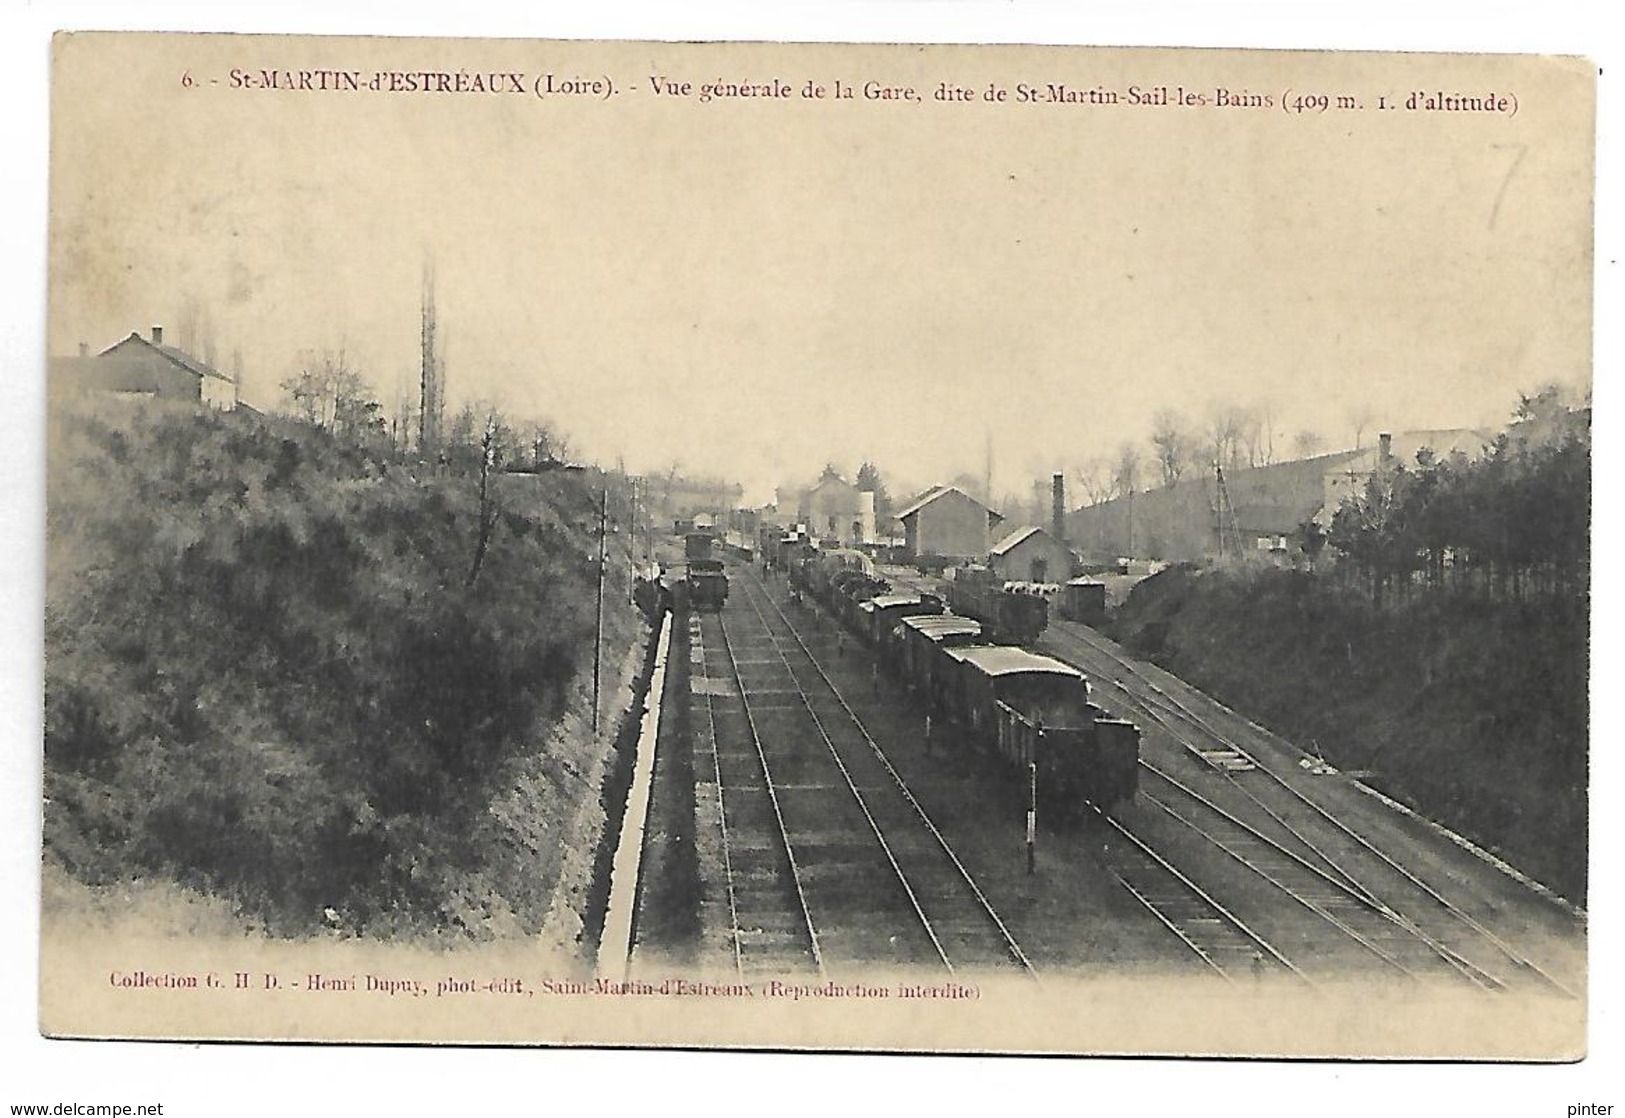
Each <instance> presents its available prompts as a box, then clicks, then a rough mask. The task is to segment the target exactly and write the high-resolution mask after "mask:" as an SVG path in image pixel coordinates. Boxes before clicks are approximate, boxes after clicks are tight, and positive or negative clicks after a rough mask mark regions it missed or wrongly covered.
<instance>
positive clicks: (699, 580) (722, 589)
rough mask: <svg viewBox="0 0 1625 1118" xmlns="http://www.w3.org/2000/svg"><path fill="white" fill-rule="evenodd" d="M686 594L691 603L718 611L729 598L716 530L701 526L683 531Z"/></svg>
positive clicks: (705, 610)
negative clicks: (697, 529) (703, 528)
mask: <svg viewBox="0 0 1625 1118" xmlns="http://www.w3.org/2000/svg"><path fill="white" fill-rule="evenodd" d="M683 565H684V572H683V595H684V597H685V598H686V600H687V604H688V607H689V608H690V609H693V610H696V611H698V612H700V613H717V612H719V611H720V610H721V609H722V606H723V604H724V603H725V602H727V600H728V572H727V571H726V570H725V569H724V567H723V564H722V556H721V555H720V554H718V549H717V539H716V536H715V534H714V533H712V532H709V531H705V530H699V531H693V532H687V533H685V534H684V535H683Z"/></svg>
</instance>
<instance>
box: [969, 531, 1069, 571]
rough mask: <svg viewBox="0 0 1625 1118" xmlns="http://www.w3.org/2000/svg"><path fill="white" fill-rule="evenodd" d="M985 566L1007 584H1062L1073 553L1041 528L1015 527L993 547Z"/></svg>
mask: <svg viewBox="0 0 1625 1118" xmlns="http://www.w3.org/2000/svg"><path fill="white" fill-rule="evenodd" d="M988 566H990V567H992V568H993V572H994V573H995V574H997V575H998V576H999V577H1000V578H1001V579H1003V580H1004V581H1006V582H1065V581H1066V580H1067V579H1069V578H1071V577H1072V551H1071V549H1070V548H1068V547H1067V546H1066V545H1065V544H1064V543H1062V542H1061V541H1060V540H1058V539H1056V538H1055V536H1054V535H1053V534H1051V533H1050V532H1049V531H1047V530H1046V529H1043V528H1018V529H1017V530H1016V531H1014V532H1011V533H1010V534H1009V535H1007V536H1005V537H1004V538H1003V539H1001V540H1000V541H999V542H998V543H996V544H994V545H993V548H992V550H991V551H990V552H989V553H988Z"/></svg>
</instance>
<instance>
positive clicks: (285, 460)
mask: <svg viewBox="0 0 1625 1118" xmlns="http://www.w3.org/2000/svg"><path fill="white" fill-rule="evenodd" d="M349 434H350V433H349V432H344V433H339V434H336V433H335V432H334V431H333V430H332V429H331V428H330V427H327V428H321V427H316V426H313V425H311V424H308V423H302V422H295V421H291V420H282V419H276V418H267V417H259V416H255V415H252V414H245V413H226V414H208V413H199V412H194V411H188V410H164V409H161V408H158V409H152V410H150V411H147V412H144V413H137V414H136V415H134V416H133V417H129V418H127V419H124V420H110V419H107V418H99V417H97V416H95V415H89V414H63V415H57V416H53V419H52V426H51V442H50V448H49V449H50V461H49V471H48V495H47V496H48V512H47V516H48V531H47V541H48V566H47V572H48V574H47V586H46V616H45V653H46V659H45V752H46V765H45V784H46V796H47V808H46V816H45V838H46V848H47V852H48V854H49V855H50V856H51V857H52V858H53V859H55V860H56V861H57V863H58V864H60V865H62V866H64V867H65V868H67V869H68V870H69V871H70V872H72V873H73V874H74V875H75V876H77V877H78V878H79V879H80V880H83V881H86V882H89V883H92V884H97V883H103V882H113V881H117V880H121V879H124V878H127V877H128V876H130V875H150V876H156V877H161V878H162V877H167V878H170V879H172V880H176V881H179V882H181V883H183V884H185V885H189V886H193V887H196V888H198V889H201V890H204V891H207V892H210V893H214V894H216V895H223V896H226V897H229V898H230V899H231V900H233V901H234V902H235V903H236V904H237V906H238V907H239V909H240V910H241V911H242V912H244V913H245V914H246V915H249V916H251V917H253V918H254V919H256V920H257V921H260V922H263V924H264V925H266V926H268V927H270V928H272V929H273V930H277V931H286V932H299V931H304V930H309V929H311V928H315V927H332V926H335V925H336V926H342V927H343V928H345V929H350V930H366V931H369V932H375V933H387V932H389V931H392V930H425V929H430V928H434V929H440V928H445V927H449V926H453V925H454V924H455V923H456V922H457V921H459V920H465V919H466V914H467V913H468V912H469V911H471V910H473V909H477V910H482V911H487V912H490V911H495V910H496V909H499V908H500V907H501V906H502V904H503V903H504V901H503V899H502V898H500V897H497V898H493V897H488V896H487V897H483V898H478V899H477V903H475V904H474V905H473V906H472V909H471V906H470V904H469V902H468V896H469V888H470V886H469V882H470V881H472V880H477V878H478V873H479V870H480V867H481V866H483V865H485V864H486V862H487V860H488V859H490V858H491V857H492V850H491V849H488V847H490V846H491V842H490V836H489V835H486V836H485V840H484V841H481V839H480V838H479V835H480V831H479V828H480V826H482V825H489V819H488V818H487V817H488V816H489V815H490V809H489V805H490V803H491V801H492V797H493V795H496V794H498V793H499V792H500V789H501V787H502V784H501V781H502V779H503V771H504V766H506V765H508V764H509V763H510V762H514V760H515V758H518V757H520V756H522V755H525V754H527V753H532V752H534V751H535V749H536V748H537V746H538V744H539V742H540V741H541V740H542V739H543V738H544V737H545V735H546V733H547V730H548V727H549V726H550V725H551V724H552V723H553V722H554V721H555V720H556V719H557V718H558V717H559V716H560V714H561V712H562V711H563V709H564V707H565V705H566V696H567V693H568V691H569V689H570V688H571V687H572V685H576V686H579V680H578V678H577V676H578V673H579V671H580V670H581V669H582V666H583V664H585V663H587V662H590V657H591V647H592V635H593V628H594V622H595V614H594V602H595V591H596V580H597V569H596V566H595V563H596V555H595V551H596V536H597V527H598V525H597V518H598V517H597V514H598V510H597V500H596V485H595V482H594V479H592V478H590V477H582V476H578V475H576V474H575V473H574V472H571V471H559V472H556V473H550V474H545V475H541V476H538V477H533V478H528V479H525V488H524V492H523V499H522V500H521V499H520V498H519V496H517V495H512V494H511V495H510V499H508V500H507V501H506V502H501V501H498V500H496V499H495V496H494V495H493V494H492V493H490V492H488V491H487V487H486V485H485V484H484V482H485V481H487V480H488V479H486V478H484V477H480V478H478V479H471V478H469V477H467V476H462V475H460V474H459V473H456V472H450V473H448V472H445V471H441V472H435V471H430V472H428V473H426V474H424V476H422V477H415V476H413V472H412V471H410V470H407V469H404V468H401V467H399V466H398V465H397V459H396V456H395V455H394V453H393V452H391V451H389V450H387V449H380V448H377V447H375V446H372V445H370V444H369V442H368V440H366V439H354V438H351V437H348V435H349ZM482 435H483V436H486V437H484V438H483V442H484V446H483V447H482V446H481V445H480V442H478V441H477V442H476V443H475V444H474V446H475V448H476V453H477V454H478V455H479V460H480V461H481V462H483V463H491V462H493V461H495V459H496V458H497V456H498V451H497V449H496V448H497V445H498V443H497V440H496V439H495V438H494V428H493V427H490V426H488V427H487V428H485V430H484V431H483V432H482ZM476 480H477V481H478V482H479V483H480V484H476V483H475V482H476ZM471 567H473V569H474V573H473V574H472V575H471ZM481 568H483V574H481V573H480V570H481ZM610 574H611V576H612V577H614V578H619V577H620V572H619V570H618V569H614V568H612V569H611V571H610ZM624 591H625V587H624V586H622V587H620V594H624ZM618 598H619V595H617V594H615V592H614V591H612V600H618ZM616 616H617V617H619V614H617V615H616ZM629 617H630V613H629V612H627V618H629ZM621 620H622V621H625V620H626V619H621ZM618 623H619V622H618ZM627 623H628V624H629V623H630V622H629V621H627ZM622 635H623V636H629V634H622ZM559 763H560V764H561V765H563V766H564V767H565V768H569V767H570V766H571V765H572V764H574V762H572V761H570V759H568V758H561V759H560V760H559ZM561 771H562V770H561ZM508 786H509V787H511V782H510V783H509V785H508ZM572 794H574V793H572ZM482 820H483V821H484V823H482ZM555 845H557V844H555ZM458 913H462V914H464V915H463V916H458V915H456V914H458Z"/></svg>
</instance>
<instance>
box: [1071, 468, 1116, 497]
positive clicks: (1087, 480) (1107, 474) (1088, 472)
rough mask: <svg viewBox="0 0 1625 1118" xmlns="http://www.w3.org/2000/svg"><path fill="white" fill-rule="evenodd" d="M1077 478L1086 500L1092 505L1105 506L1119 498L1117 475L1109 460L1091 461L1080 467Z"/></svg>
mask: <svg viewBox="0 0 1625 1118" xmlns="http://www.w3.org/2000/svg"><path fill="white" fill-rule="evenodd" d="M1077 478H1078V487H1079V489H1080V490H1081V491H1082V493H1083V497H1084V500H1085V501H1087V502H1088V503H1089V504H1091V505H1103V504H1105V503H1106V502H1107V501H1109V500H1111V499H1112V498H1113V497H1115V496H1117V474H1116V470H1115V467H1114V466H1113V464H1112V461H1111V459H1109V458H1103V457H1095V458H1091V459H1089V461H1087V462H1085V463H1084V464H1083V465H1082V466H1080V467H1078V470H1077Z"/></svg>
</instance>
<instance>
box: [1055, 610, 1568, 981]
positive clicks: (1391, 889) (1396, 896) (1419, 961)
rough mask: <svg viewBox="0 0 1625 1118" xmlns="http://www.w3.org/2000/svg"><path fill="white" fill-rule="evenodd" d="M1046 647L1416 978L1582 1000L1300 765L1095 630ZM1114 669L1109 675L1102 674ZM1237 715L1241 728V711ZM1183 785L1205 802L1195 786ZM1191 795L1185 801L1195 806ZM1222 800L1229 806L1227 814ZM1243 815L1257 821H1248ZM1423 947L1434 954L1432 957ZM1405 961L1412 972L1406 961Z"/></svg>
mask: <svg viewBox="0 0 1625 1118" xmlns="http://www.w3.org/2000/svg"><path fill="white" fill-rule="evenodd" d="M1046 639H1047V641H1048V642H1049V643H1050V645H1051V647H1052V648H1055V649H1056V650H1057V651H1059V652H1062V653H1063V654H1071V655H1072V658H1073V659H1074V662H1077V663H1078V664H1079V666H1080V667H1084V668H1086V669H1088V670H1089V672H1090V675H1091V677H1092V678H1094V679H1095V680H1096V681H1097V682H1100V683H1104V684H1106V685H1108V686H1109V687H1111V688H1112V689H1114V690H1115V691H1117V692H1118V693H1119V694H1120V695H1121V696H1122V698H1123V699H1124V700H1125V702H1126V704H1127V705H1128V707H1129V708H1130V709H1131V710H1132V711H1134V713H1135V714H1136V716H1138V717H1140V718H1141V719H1142V720H1145V721H1149V722H1150V723H1154V724H1155V725H1157V726H1158V727H1160V728H1161V729H1162V730H1163V731H1164V732H1165V733H1166V734H1167V735H1168V736H1169V737H1170V738H1171V739H1172V740H1173V741H1174V742H1176V743H1177V744H1178V745H1180V746H1182V747H1183V748H1184V749H1185V750H1187V751H1188V752H1189V753H1190V754H1191V755H1192V756H1193V757H1195V758H1196V759H1198V760H1200V761H1201V762H1202V763H1203V765H1204V766H1205V769H1206V771H1207V773H1208V774H1209V775H1210V777H1211V778H1212V779H1210V780H1209V782H1208V785H1207V787H1206V788H1205V789H1204V792H1205V795H1203V796H1199V797H1198V798H1199V799H1201V800H1202V801H1203V803H1204V804H1205V805H1206V807H1207V809H1210V810H1208V811H1206V813H1205V814H1206V817H1207V818H1208V819H1210V820H1211V819H1212V818H1213V813H1218V814H1219V815H1220V816H1227V817H1228V818H1229V819H1230V820H1232V821H1233V822H1234V823H1235V824H1238V825H1240V826H1243V827H1246V829H1247V830H1248V831H1249V832H1250V835H1249V836H1248V837H1247V839H1246V840H1245V843H1244V844H1243V845H1244V846H1247V847H1255V848H1256V847H1258V846H1259V844H1262V846H1263V848H1264V849H1268V850H1272V851H1273V853H1272V854H1271V855H1270V857H1271V858H1272V859H1273V860H1276V861H1280V860H1282V859H1283V858H1284V860H1285V862H1286V863H1287V864H1293V863H1295V864H1296V866H1297V868H1296V869H1294V870H1292V871H1290V872H1291V873H1292V875H1293V876H1294V877H1296V876H1300V875H1301V873H1302V872H1303V871H1309V872H1312V873H1314V874H1316V875H1317V876H1318V877H1319V879H1320V883H1319V885H1318V886H1317V888H1326V889H1332V890H1333V896H1336V895H1337V894H1342V896H1341V897H1337V901H1336V903H1337V908H1336V909H1335V910H1328V911H1330V912H1335V913H1336V914H1338V916H1339V919H1341V920H1343V921H1344V922H1345V923H1347V922H1350V921H1352V920H1354V918H1355V917H1356V916H1357V915H1361V916H1362V918H1363V914H1370V915H1374V916H1376V917H1380V918H1381V920H1382V921H1384V922H1385V923H1384V924H1383V925H1381V926H1379V928H1378V929H1376V930H1374V931H1372V932H1371V933H1370V934H1369V936H1368V938H1369V941H1370V942H1371V944H1372V946H1373V947H1374V948H1377V949H1378V950H1379V953H1381V954H1382V955H1384V956H1385V957H1387V958H1389V959H1391V960H1393V961H1394V962H1395V964H1396V965H1398V966H1400V967H1401V968H1402V969H1405V970H1406V971H1407V973H1410V972H1411V968H1418V969H1419V970H1420V971H1421V972H1422V973H1428V972H1433V971H1437V970H1438V969H1439V967H1440V966H1441V965H1442V966H1443V967H1445V968H1447V969H1448V970H1449V971H1450V972H1453V973H1454V974H1455V975H1457V976H1459V977H1462V978H1466V979H1467V980H1469V981H1471V982H1473V983H1475V984H1476V985H1478V986H1481V987H1483V988H1486V989H1492V990H1498V989H1507V988H1520V989H1539V990H1544V991H1546V992H1549V993H1556V994H1560V995H1564V996H1570V997H1572V996H1574V993H1573V991H1572V990H1570V989H1569V988H1568V987H1567V986H1566V985H1565V984H1564V983H1563V982H1561V981H1560V980H1559V979H1557V978H1556V977H1554V976H1553V975H1551V974H1550V973H1548V972H1547V971H1546V970H1544V969H1542V968H1541V967H1540V966H1539V965H1537V964H1536V963H1534V962H1533V961H1531V960H1530V959H1529V958H1527V957H1526V956H1525V955H1524V954H1523V953H1521V952H1519V951H1518V950H1517V949H1515V948H1514V947H1512V946H1511V945H1510V944H1508V943H1507V942H1506V941H1505V940H1504V939H1503V938H1502V937H1500V936H1498V935H1496V934H1495V933H1494V932H1493V931H1491V930H1490V929H1489V928H1488V927H1486V926H1485V925H1484V924H1483V923H1482V922H1480V921H1479V920H1477V919H1476V918H1474V917H1473V916H1472V915H1471V914H1470V913H1468V912H1467V911H1465V910H1464V909H1463V908H1462V907H1461V906H1459V905H1457V904H1456V903H1454V902H1453V901H1451V900H1450V899H1449V898H1447V897H1446V896H1445V895H1444V894H1443V892H1441V891H1440V890H1439V889H1438V888H1436V887H1434V886H1433V885H1431V884H1429V883H1428V882H1426V881H1424V880H1423V879H1422V878H1421V877H1420V876H1419V875H1418V874H1416V873H1414V872H1413V871H1412V870H1410V869H1409V868H1407V867H1406V866H1405V865H1404V864H1403V863H1402V862H1401V860H1400V858H1399V857H1398V856H1396V855H1394V854H1391V853H1389V852H1387V851H1384V850H1383V849H1382V848H1381V847H1380V846H1379V845H1378V844H1377V843H1376V842H1375V841H1374V840H1373V839H1372V838H1371V837H1369V836H1367V835H1364V834H1362V833H1360V832H1359V831H1358V830H1356V829H1355V828H1354V827H1352V826H1350V825H1349V823H1347V822H1346V821H1345V820H1344V819H1343V818H1341V816H1340V815H1339V814H1338V813H1335V812H1333V811H1332V810H1329V809H1328V808H1327V807H1326V806H1325V805H1324V804H1322V803H1320V802H1318V801H1317V800H1316V799H1314V798H1312V796H1311V795H1309V794H1307V793H1306V792H1305V791H1304V790H1303V789H1302V788H1300V787H1299V786H1298V782H1299V781H1301V780H1303V779H1305V778H1307V777H1308V776H1309V773H1306V772H1305V771H1304V770H1302V769H1301V768H1299V767H1298V766H1290V767H1291V770H1292V777H1293V778H1296V779H1293V778H1289V777H1288V776H1284V775H1283V774H1282V773H1281V772H1280V771H1278V769H1279V768H1280V767H1282V766H1280V763H1279V762H1278V761H1276V760H1274V759H1272V758H1269V757H1267V756H1266V755H1265V751H1262V750H1257V749H1248V748H1246V747H1245V746H1244V745H1243V744H1242V743H1240V742H1238V741H1237V740H1235V738H1234V737H1232V736H1231V735H1230V734H1229V733H1226V732H1225V731H1223V730H1221V729H1220V728H1219V727H1218V726H1216V725H1215V724H1214V723H1215V721H1217V719H1218V717H1223V715H1219V716H1212V717H1210V716H1205V715H1204V714H1203V713H1201V712H1199V711H1197V710H1196V709H1194V708H1193V707H1192V706H1191V704H1190V703H1189V702H1187V701H1185V700H1184V699H1183V698H1181V697H1180V696H1178V695H1176V694H1174V693H1173V692H1172V690H1171V689H1170V688H1169V687H1167V686H1164V685H1163V684H1161V683H1159V682H1158V681H1157V680H1155V679H1153V678H1151V677H1150V675H1149V674H1148V673H1147V672H1146V671H1145V670H1143V669H1141V668H1140V667H1139V666H1138V665H1136V664H1134V663H1133V662H1132V661H1130V660H1129V659H1127V658H1126V657H1124V656H1122V655H1121V654H1120V653H1118V652H1117V651H1116V650H1115V649H1113V648H1112V647H1111V646H1110V645H1109V644H1107V643H1106V642H1105V641H1104V639H1103V638H1100V637H1098V636H1096V635H1094V634H1092V633H1089V632H1088V630H1086V629H1082V628H1079V627H1073V626H1066V627H1063V628H1060V629H1052V631H1051V633H1050V634H1049V636H1048V637H1047V638H1046ZM1102 662H1104V663H1105V666H1106V668H1107V669H1109V670H1102ZM1226 713H1227V714H1228V717H1229V718H1231V719H1235V720H1238V721H1239V720H1241V719H1240V716H1239V715H1235V714H1234V713H1233V712H1226ZM1307 763H1308V764H1309V765H1310V766H1311V769H1310V772H1318V773H1320V774H1323V775H1325V774H1328V773H1329V770H1328V769H1327V768H1326V767H1325V766H1324V765H1323V763H1321V762H1319V761H1318V760H1313V759H1311V760H1308V761H1307ZM1142 764H1144V765H1145V766H1146V767H1147V769H1149V770H1150V771H1151V772H1153V773H1155V774H1156V776H1157V777H1159V778H1161V779H1162V781H1163V782H1172V783H1174V784H1178V781H1176V780H1174V778H1173V777H1172V776H1171V775H1170V774H1169V773H1167V772H1164V771H1163V770H1161V769H1160V768H1159V767H1158V766H1157V765H1156V764H1154V763H1153V762H1150V761H1145V760H1142ZM1314 779H1320V777H1318V776H1317V777H1314ZM1164 786H1166V784H1164ZM1180 787H1181V788H1183V789H1184V791H1185V793H1188V794H1189V795H1196V793H1194V792H1193V791H1192V790H1191V789H1189V788H1187V787H1186V786H1184V785H1180ZM1174 795H1175V797H1176V798H1178V797H1179V796H1180V795H1181V794H1180V793H1175V794H1174ZM1189 795H1187V796H1185V799H1186V801H1187V802H1189ZM1220 801H1225V802H1227V803H1228V805H1229V807H1228V808H1225V807H1222V806H1220ZM1194 810H1195V811H1196V813H1197V814H1203V813H1204V812H1203V809H1194ZM1241 814H1245V815H1247V816H1249V817H1250V818H1251V820H1252V822H1251V823H1245V824H1244V823H1241V820H1240V818H1239V816H1240V815H1241ZM1242 856H1243V857H1244V856H1245V855H1242ZM1334 887H1335V888H1334ZM1333 896H1329V897H1328V898H1327V899H1328V900H1332V899H1333ZM1349 905H1353V906H1355V907H1353V908H1349V907H1347V906H1349ZM1417 945H1421V947H1423V948H1425V950H1424V951H1422V953H1421V954H1420V956H1418V953H1417ZM1402 959H1403V960H1409V964H1408V965H1407V964H1405V963H1401V962H1400V960H1402Z"/></svg>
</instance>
